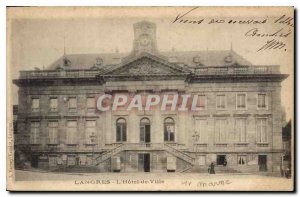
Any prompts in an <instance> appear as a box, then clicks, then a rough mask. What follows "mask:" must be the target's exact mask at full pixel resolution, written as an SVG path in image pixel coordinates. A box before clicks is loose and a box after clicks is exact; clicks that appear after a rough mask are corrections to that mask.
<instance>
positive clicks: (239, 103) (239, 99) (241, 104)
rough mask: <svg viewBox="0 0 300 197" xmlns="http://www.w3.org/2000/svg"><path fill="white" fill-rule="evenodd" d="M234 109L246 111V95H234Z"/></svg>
mask: <svg viewBox="0 0 300 197" xmlns="http://www.w3.org/2000/svg"><path fill="white" fill-rule="evenodd" d="M236 108H237V109H246V94H237V95H236Z"/></svg>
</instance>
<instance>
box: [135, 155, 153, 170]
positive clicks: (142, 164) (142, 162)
mask: <svg viewBox="0 0 300 197" xmlns="http://www.w3.org/2000/svg"><path fill="white" fill-rule="evenodd" d="M138 168H139V172H150V154H149V153H143V154H139V167H138Z"/></svg>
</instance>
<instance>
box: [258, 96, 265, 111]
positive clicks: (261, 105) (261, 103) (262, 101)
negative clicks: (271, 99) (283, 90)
mask: <svg viewBox="0 0 300 197" xmlns="http://www.w3.org/2000/svg"><path fill="white" fill-rule="evenodd" d="M266 99H267V96H266V94H258V95H257V107H258V108H259V109H266V108H267V100H266Z"/></svg>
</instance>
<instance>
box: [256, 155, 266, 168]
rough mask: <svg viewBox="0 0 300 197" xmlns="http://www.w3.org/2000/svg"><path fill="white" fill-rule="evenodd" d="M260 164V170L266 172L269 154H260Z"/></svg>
mask: <svg viewBox="0 0 300 197" xmlns="http://www.w3.org/2000/svg"><path fill="white" fill-rule="evenodd" d="M258 166H259V171H261V172H265V171H267V170H268V168H267V155H258Z"/></svg>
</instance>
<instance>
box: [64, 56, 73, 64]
mask: <svg viewBox="0 0 300 197" xmlns="http://www.w3.org/2000/svg"><path fill="white" fill-rule="evenodd" d="M63 63H64V66H71V61H70V60H69V59H68V58H67V57H64V59H63Z"/></svg>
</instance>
